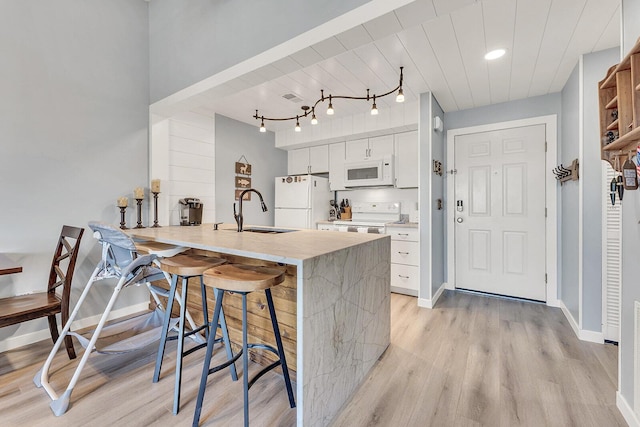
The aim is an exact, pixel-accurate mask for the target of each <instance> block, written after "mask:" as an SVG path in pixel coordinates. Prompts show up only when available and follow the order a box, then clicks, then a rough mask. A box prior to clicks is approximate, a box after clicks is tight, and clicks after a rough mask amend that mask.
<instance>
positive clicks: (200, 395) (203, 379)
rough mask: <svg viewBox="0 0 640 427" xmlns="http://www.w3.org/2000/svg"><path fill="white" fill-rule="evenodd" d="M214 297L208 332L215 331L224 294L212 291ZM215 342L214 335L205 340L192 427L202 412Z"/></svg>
mask: <svg viewBox="0 0 640 427" xmlns="http://www.w3.org/2000/svg"><path fill="white" fill-rule="evenodd" d="M214 293H215V297H216V308H215V309H214V310H213V319H211V323H210V325H211V326H210V328H209V329H210V330H212V331H215V329H214V326H213V325H217V324H218V318H219V316H220V311H221V309H222V298H223V297H224V292H223V291H222V290H220V289H214ZM215 342H216V334H215V333H211V334H209V339H208V340H207V353H206V354H205V356H204V363H203V364H202V376H201V377H200V388H199V389H198V399H197V400H196V410H195V412H194V414H193V423H192V425H193V427H197V426H198V424H199V423H200V413H201V412H202V401H203V400H204V391H205V389H206V388H207V377H208V376H209V367H210V366H211V355H212V354H213V345H214V344H215Z"/></svg>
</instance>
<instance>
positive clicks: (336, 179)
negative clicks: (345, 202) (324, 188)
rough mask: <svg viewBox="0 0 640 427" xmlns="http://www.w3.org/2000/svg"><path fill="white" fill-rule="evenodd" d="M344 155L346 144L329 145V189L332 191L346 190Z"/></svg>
mask: <svg viewBox="0 0 640 427" xmlns="http://www.w3.org/2000/svg"><path fill="white" fill-rule="evenodd" d="M344 153H345V143H344V142H338V143H335V144H331V145H329V188H330V189H331V191H338V190H345V186H344Z"/></svg>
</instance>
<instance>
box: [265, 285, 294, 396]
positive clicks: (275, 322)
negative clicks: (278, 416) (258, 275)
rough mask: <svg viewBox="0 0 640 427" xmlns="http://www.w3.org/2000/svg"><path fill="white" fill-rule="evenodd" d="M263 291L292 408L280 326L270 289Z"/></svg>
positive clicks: (290, 388) (289, 381)
mask: <svg viewBox="0 0 640 427" xmlns="http://www.w3.org/2000/svg"><path fill="white" fill-rule="evenodd" d="M264 293H265V294H266V296H267V305H268V306H269V314H270V315H271V324H272V325H273V334H274V335H275V337H276V344H277V345H278V355H279V356H280V365H281V366H282V375H283V376H284V383H285V385H286V386H287V394H288V395H289V405H290V406H291V407H292V408H295V407H296V401H295V399H294V398H293V389H292V387H291V379H290V378H289V367H288V366H287V358H286V357H285V355H284V348H283V347H282V337H281V336H280V328H279V327H278V319H277V318H276V310H275V309H274V307H273V298H272V297H271V289H265V290H264Z"/></svg>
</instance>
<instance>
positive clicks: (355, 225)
mask: <svg viewBox="0 0 640 427" xmlns="http://www.w3.org/2000/svg"><path fill="white" fill-rule="evenodd" d="M399 220H400V203H398V202H354V203H353V205H352V206H351V219H350V220H336V221H334V222H333V225H334V229H335V230H336V231H341V232H352V233H376V234H384V233H385V224H387V223H389V222H396V221H399Z"/></svg>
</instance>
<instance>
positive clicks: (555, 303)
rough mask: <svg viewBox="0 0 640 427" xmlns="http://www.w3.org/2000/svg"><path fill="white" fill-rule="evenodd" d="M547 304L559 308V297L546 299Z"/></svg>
mask: <svg viewBox="0 0 640 427" xmlns="http://www.w3.org/2000/svg"><path fill="white" fill-rule="evenodd" d="M547 306H549V307H556V308H560V307H561V305H560V300H559V299H548V300H547Z"/></svg>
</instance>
